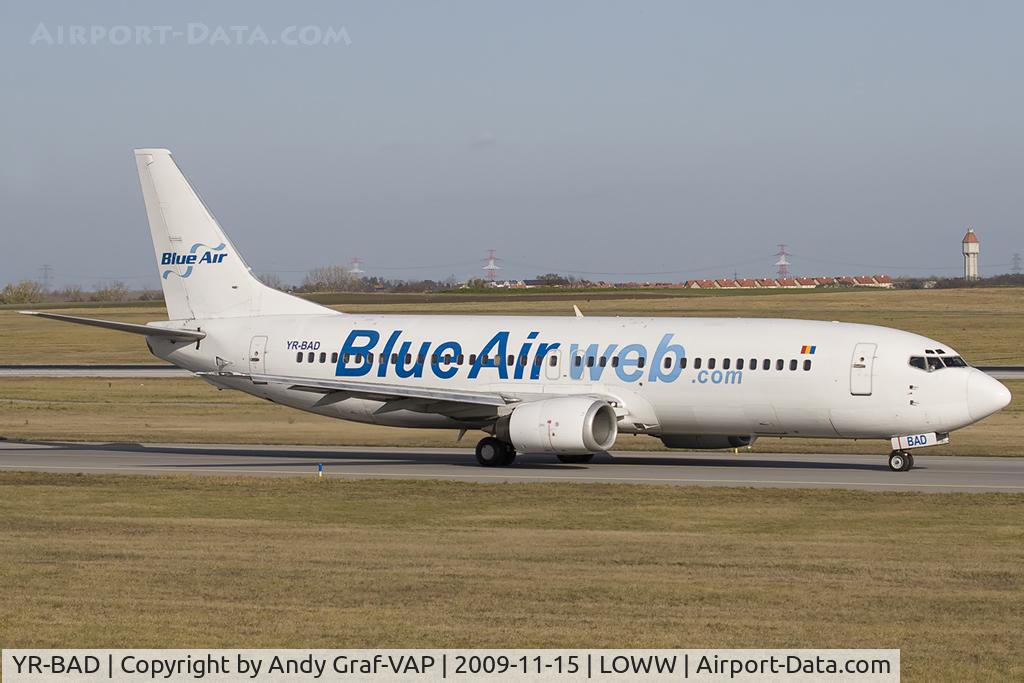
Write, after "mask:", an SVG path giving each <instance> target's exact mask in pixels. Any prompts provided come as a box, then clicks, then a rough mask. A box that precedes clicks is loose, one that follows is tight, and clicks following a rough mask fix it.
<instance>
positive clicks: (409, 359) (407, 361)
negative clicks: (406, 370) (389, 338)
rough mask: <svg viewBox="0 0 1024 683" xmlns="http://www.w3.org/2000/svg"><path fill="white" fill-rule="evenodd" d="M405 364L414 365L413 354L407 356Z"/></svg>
mask: <svg viewBox="0 0 1024 683" xmlns="http://www.w3.org/2000/svg"><path fill="white" fill-rule="evenodd" d="M405 364H406V365H412V354H411V353H407V354H405Z"/></svg>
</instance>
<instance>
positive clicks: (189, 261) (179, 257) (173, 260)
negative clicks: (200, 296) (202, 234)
mask: <svg viewBox="0 0 1024 683" xmlns="http://www.w3.org/2000/svg"><path fill="white" fill-rule="evenodd" d="M226 247H227V245H226V244H224V243H223V242H221V243H220V244H218V245H217V246H215V247H208V246H207V245H205V244H203V243H202V242H196V243H195V244H193V245H192V247H191V248H190V249H189V250H188V253H187V254H179V253H178V252H176V251H165V252H164V253H163V254H161V255H160V265H161V266H188V268H186V269H185V272H184V273H179V272H178V271H177V270H174V269H172V268H168V269H167V270H165V271H164V272H163V276H162V277H163V279H165V280H166V279H167V278H168V277H169V276H171V275H177V276H178V277H180V278H181V279H183V280H184V279H185V278H187V277H189V276H190V275H192V270H193V269H194V268H195V267H196V266H200V265H202V264H204V263H209V264H216V263H221V262H223V261H224V259H225V258H227V253H223V254H217V253H214V252H218V251H223V250H224V249H225V248H226ZM200 249H204V251H203V253H202V255H200V254H199V253H197V252H198V251H199V250H200Z"/></svg>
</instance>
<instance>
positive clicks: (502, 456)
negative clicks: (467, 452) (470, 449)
mask: <svg viewBox="0 0 1024 683" xmlns="http://www.w3.org/2000/svg"><path fill="white" fill-rule="evenodd" d="M515 459H516V451H515V449H514V448H512V446H511V444H507V443H505V442H504V441H501V440H500V439H495V438H494V437H493V436H487V437H484V438H483V439H480V441H479V442H478V443H477V445H476V461H477V462H478V463H480V465H482V466H483V467H507V466H508V465H511V464H512V461H513V460H515Z"/></svg>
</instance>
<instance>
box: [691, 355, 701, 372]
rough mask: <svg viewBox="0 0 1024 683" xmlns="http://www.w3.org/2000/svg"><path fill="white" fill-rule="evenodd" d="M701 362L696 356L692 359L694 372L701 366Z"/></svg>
mask: <svg viewBox="0 0 1024 683" xmlns="http://www.w3.org/2000/svg"><path fill="white" fill-rule="evenodd" d="M702 362H703V361H702V360H701V358H700V356H697V357H696V358H694V359H693V369H694V370H700V366H701V363H702Z"/></svg>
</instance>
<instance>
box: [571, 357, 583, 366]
mask: <svg viewBox="0 0 1024 683" xmlns="http://www.w3.org/2000/svg"><path fill="white" fill-rule="evenodd" d="M572 363H573V365H575V366H576V367H580V366H582V365H583V356H576V357H575V358H573V359H572Z"/></svg>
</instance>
